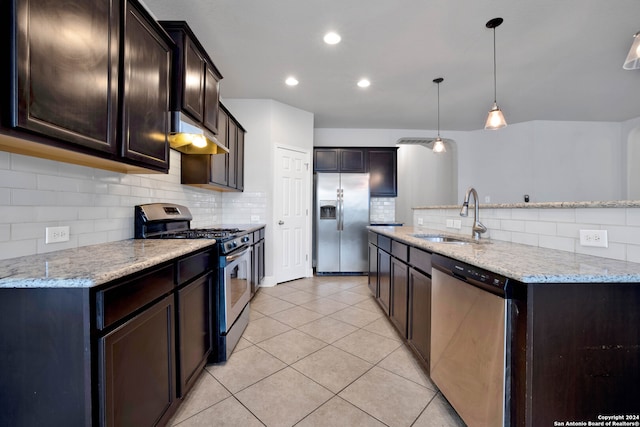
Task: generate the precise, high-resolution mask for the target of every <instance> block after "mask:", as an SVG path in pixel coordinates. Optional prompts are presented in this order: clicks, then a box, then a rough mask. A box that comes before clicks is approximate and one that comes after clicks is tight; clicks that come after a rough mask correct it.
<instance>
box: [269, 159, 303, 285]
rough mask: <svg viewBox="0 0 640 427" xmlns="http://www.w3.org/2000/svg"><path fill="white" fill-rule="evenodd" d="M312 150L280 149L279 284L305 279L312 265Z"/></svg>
mask: <svg viewBox="0 0 640 427" xmlns="http://www.w3.org/2000/svg"><path fill="white" fill-rule="evenodd" d="M309 163H310V160H309V152H308V151H302V150H301V151H298V150H296V149H292V148H285V147H277V148H276V159H275V165H276V166H275V174H276V181H275V182H276V186H275V192H274V220H275V224H274V230H275V233H274V234H275V248H276V253H275V267H276V268H275V277H276V282H277V283H281V282H287V281H289V280H294V279H299V278H301V277H305V276H306V274H307V271H308V265H309V262H310V251H309V248H310V245H309V241H310V236H309V231H310V230H311V225H310V217H309V214H310V212H309V211H310V209H309V208H310V203H311V197H310V178H309V176H310V167H309V166H310V165H309Z"/></svg>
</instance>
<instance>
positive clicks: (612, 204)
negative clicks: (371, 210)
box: [411, 200, 640, 210]
mask: <svg viewBox="0 0 640 427" xmlns="http://www.w3.org/2000/svg"><path fill="white" fill-rule="evenodd" d="M461 206H462V205H461V204H459V205H433V206H416V207H413V208H411V209H413V210H428V209H460V207H461ZM471 206H473V204H471ZM480 207H481V208H483V209H514V208H525V209H536V208H537V209H569V208H638V207H640V200H610V201H599V200H597V201H596V200H594V201H583V202H535V203H481V204H480Z"/></svg>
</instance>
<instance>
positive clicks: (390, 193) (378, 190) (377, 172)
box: [367, 147, 398, 197]
mask: <svg viewBox="0 0 640 427" xmlns="http://www.w3.org/2000/svg"><path fill="white" fill-rule="evenodd" d="M367 160H368V172H369V192H370V194H371V197H396V196H397V195H398V149H397V148H395V147H394V148H371V149H369V152H368V159H367Z"/></svg>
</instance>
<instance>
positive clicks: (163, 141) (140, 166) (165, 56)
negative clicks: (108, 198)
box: [0, 0, 173, 173]
mask: <svg viewBox="0 0 640 427" xmlns="http://www.w3.org/2000/svg"><path fill="white" fill-rule="evenodd" d="M13 6H15V8H12V7H13ZM2 13H3V14H4V13H6V15H5V16H8V17H9V18H7V21H10V23H11V25H7V26H6V29H5V30H4V31H6V32H5V34H8V35H9V37H8V38H9V39H10V40H15V43H8V47H9V50H10V52H11V56H10V57H11V66H10V67H9V68H8V69H10V71H9V74H10V75H11V76H12V78H11V79H8V80H10V83H9V84H8V85H7V86H6V88H8V94H9V96H8V97H7V99H9V102H7V104H8V105H7V108H5V107H4V105H3V109H2V116H3V117H2V126H0V134H1V135H0V136H2V135H6V136H8V137H10V138H6V139H4V140H3V149H6V150H8V151H12V152H16V153H20V154H26V155H33V156H37V157H43V158H48V159H53V160H57V161H63V162H68V163H76V164H81V165H86V166H93V167H98V168H102V169H109V170H115V171H118V172H125V173H126V172H135V173H142V172H150V171H156V172H165V173H166V172H167V171H168V168H169V157H168V155H169V150H168V142H167V130H168V117H167V116H168V111H169V110H168V107H169V83H170V81H169V76H170V74H169V72H170V65H171V52H172V50H173V41H172V40H171V38H169V36H168V35H167V34H166V33H165V32H164V30H163V29H162V28H161V27H160V25H159V24H158V23H157V22H156V21H155V20H154V19H153V18H152V17H151V15H150V14H149V13H148V12H147V11H146V9H145V8H144V7H143V6H142V5H141V4H140V3H139V2H137V1H136V0H127V1H122V0H121V1H108V0H90V1H81V0H65V1H63V2H59V1H53V0H15V1H14V2H3V5H2Z"/></svg>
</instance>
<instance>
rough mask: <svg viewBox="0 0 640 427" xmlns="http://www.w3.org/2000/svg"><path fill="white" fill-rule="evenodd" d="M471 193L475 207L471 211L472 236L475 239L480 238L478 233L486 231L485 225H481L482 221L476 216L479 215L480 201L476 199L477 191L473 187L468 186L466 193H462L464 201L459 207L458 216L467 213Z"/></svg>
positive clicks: (466, 214)
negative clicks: (460, 207)
mask: <svg viewBox="0 0 640 427" xmlns="http://www.w3.org/2000/svg"><path fill="white" fill-rule="evenodd" d="M471 195H473V200H474V201H475V209H474V211H473V229H472V236H473V238H474V239H475V240H480V234H481V233H484V232H486V231H487V227H485V226H484V225H482V223H481V222H480V221H479V220H478V217H479V216H480V215H479V212H480V202H479V201H478V192H477V191H476V189H475V188H473V187H469V189H468V190H467V194H465V195H464V202H463V203H462V209H460V216H468V215H469V197H470V196H471Z"/></svg>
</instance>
